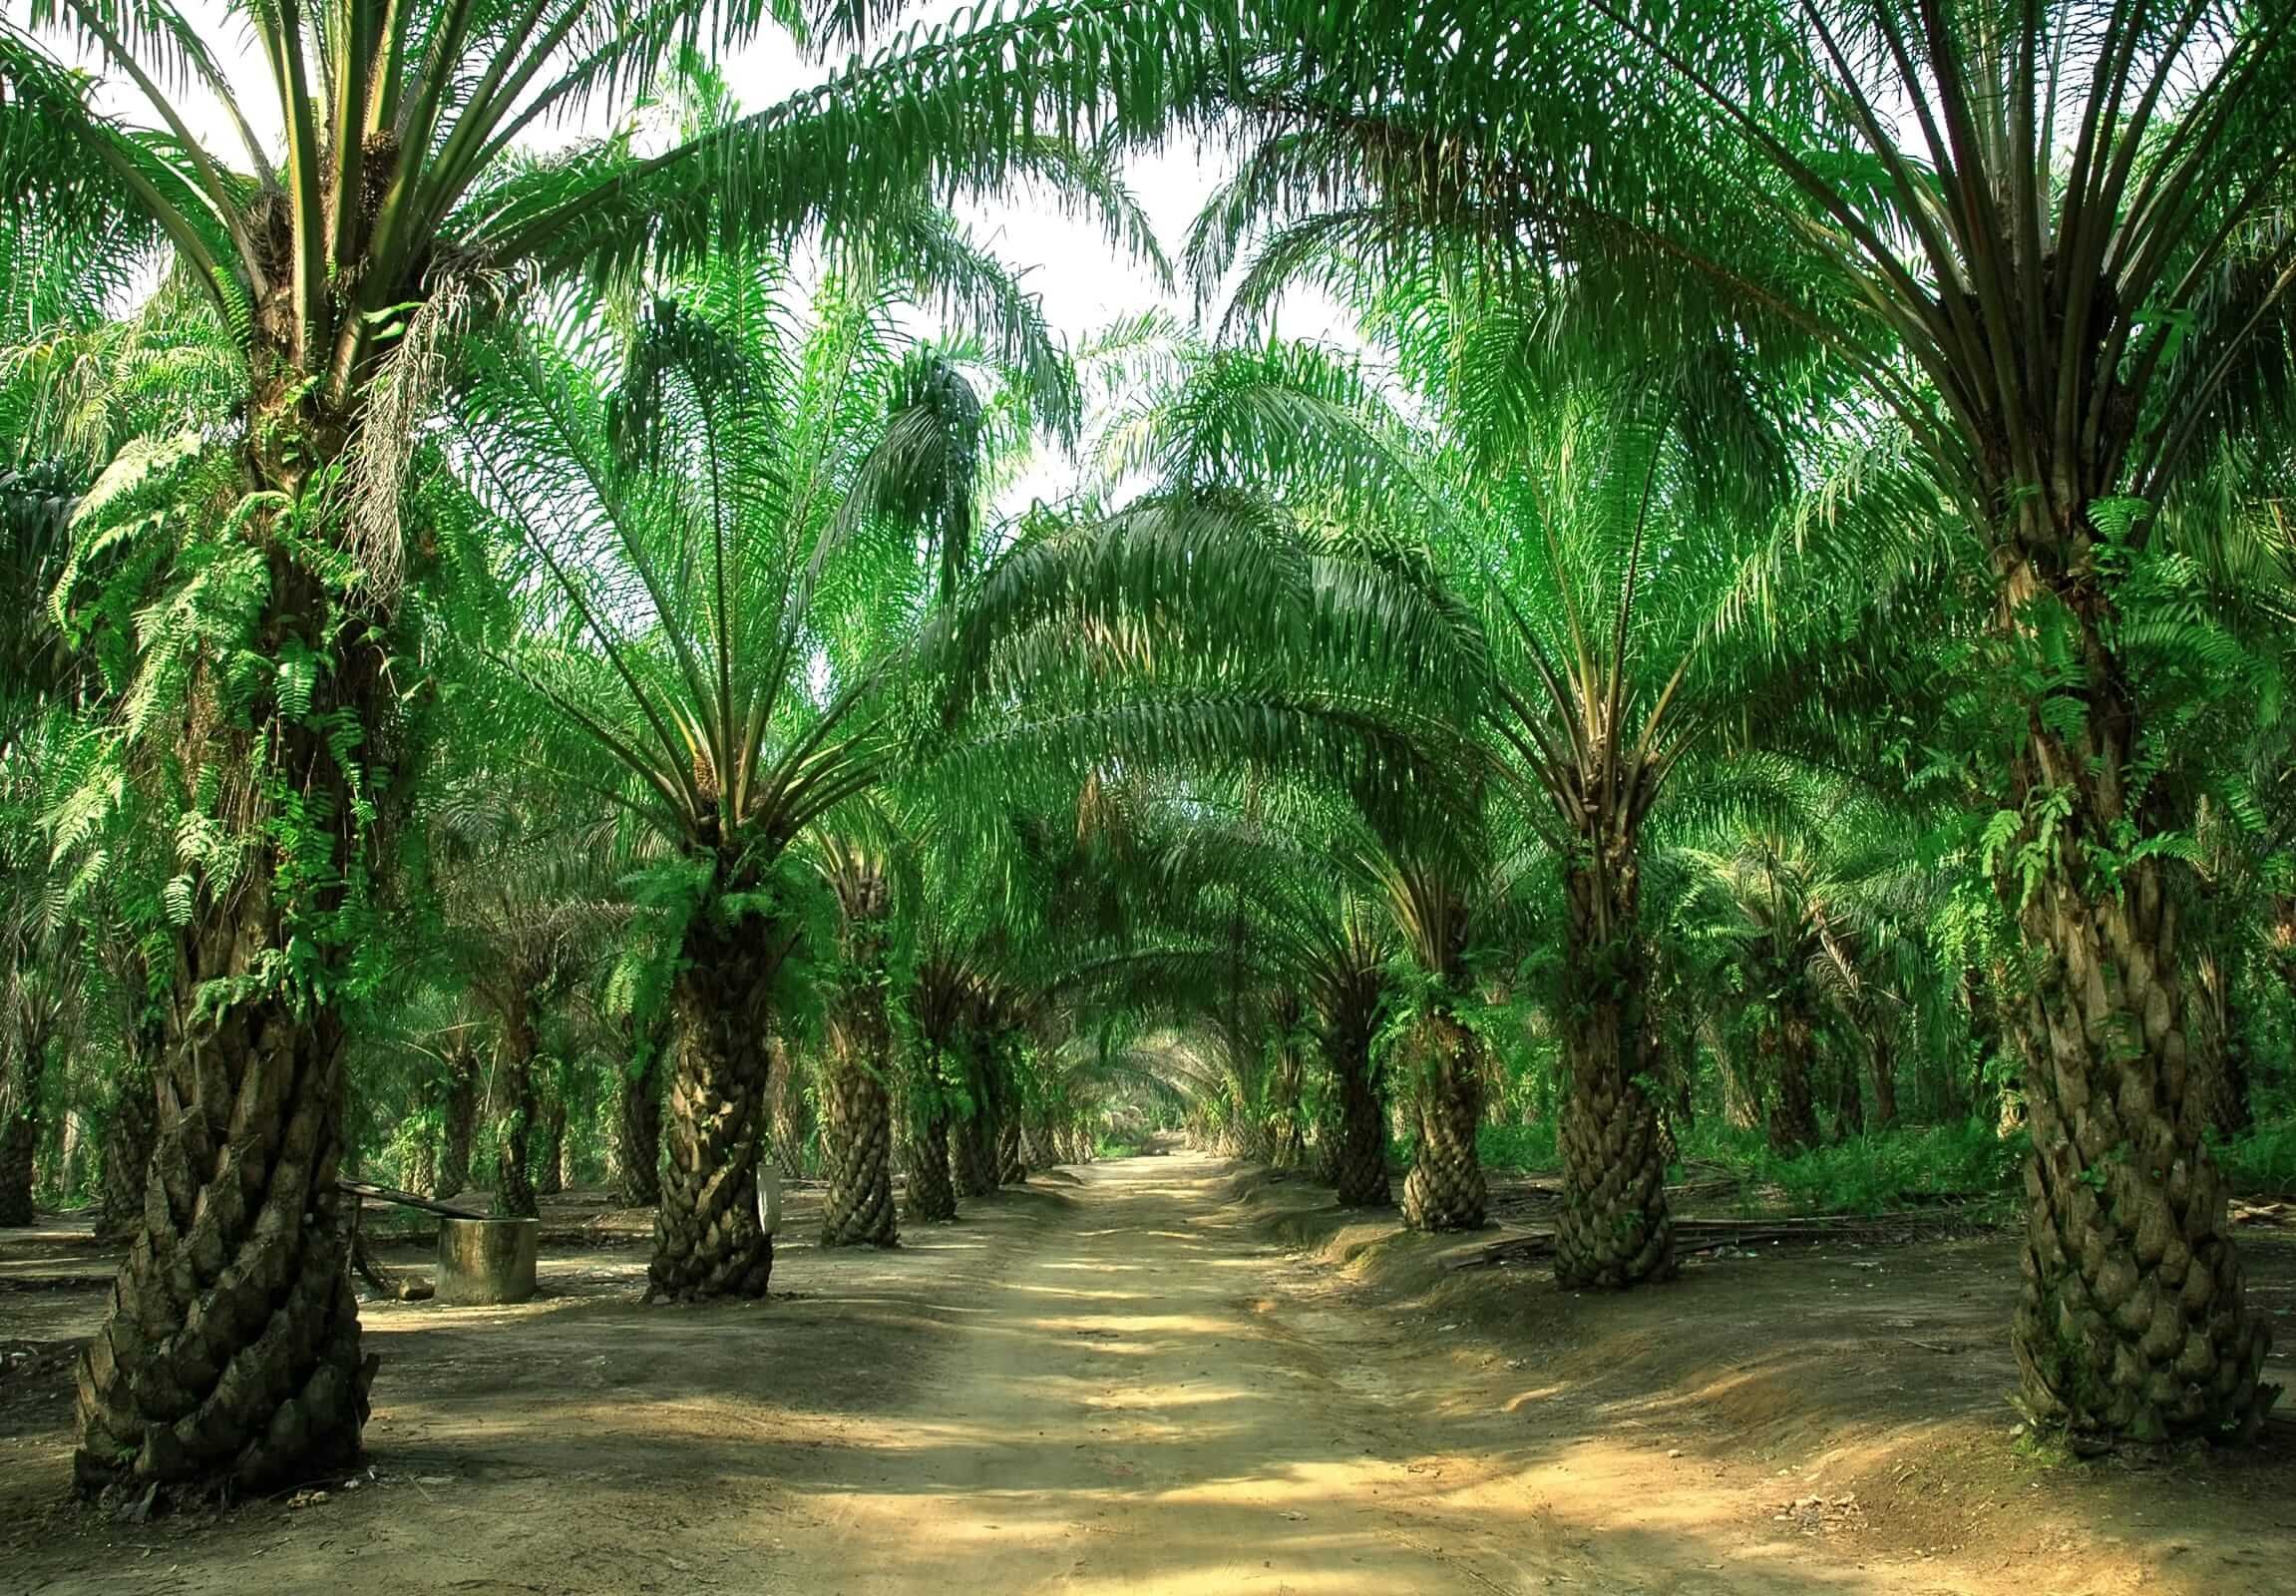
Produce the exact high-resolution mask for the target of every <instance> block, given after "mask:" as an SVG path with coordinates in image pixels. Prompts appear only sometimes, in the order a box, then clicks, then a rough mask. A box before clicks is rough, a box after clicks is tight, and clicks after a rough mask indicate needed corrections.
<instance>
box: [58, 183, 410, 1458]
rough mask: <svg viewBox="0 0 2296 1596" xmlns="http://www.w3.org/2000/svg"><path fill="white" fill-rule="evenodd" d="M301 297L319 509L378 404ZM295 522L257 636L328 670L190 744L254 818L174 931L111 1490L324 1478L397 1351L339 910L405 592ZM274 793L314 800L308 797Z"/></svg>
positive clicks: (292, 459) (277, 471)
mask: <svg viewBox="0 0 2296 1596" xmlns="http://www.w3.org/2000/svg"><path fill="white" fill-rule="evenodd" d="M281 214H282V215H283V212H281ZM287 299H288V296H287V295H286V294H284V293H280V294H276V295H274V296H273V297H272V298H270V299H268V300H266V301H265V302H264V303H263V304H261V305H259V306H257V307H256V312H255V316H254V318H253V327H254V341H255V347H254V348H253V349H252V350H251V352H250V360H249V371H250V375H251V377H252V390H253V393H254V396H255V397H254V398H253V400H252V402H251V403H250V406H249V410H250V413H249V415H248V417H247V422H248V426H247V438H248V444H247V451H246V452H247V457H248V458H247V464H248V467H249V474H250V477H251V479H252V483H251V485H252V486H253V487H255V488H258V489H261V490H264V491H266V492H271V493H275V494H278V495H279V496H280V497H281V498H283V499H284V500H287V501H290V502H295V503H297V504H298V505H313V507H314V508H316V506H315V504H314V501H315V500H316V499H317V497H318V496H319V495H320V494H324V493H327V492H330V491H331V489H330V488H329V487H327V486H326V484H327V483H328V482H329V480H330V479H329V477H328V476H327V473H328V471H329V469H330V468H331V467H332V466H334V465H335V464H337V463H339V462H341V461H342V460H344V459H345V457H346V456H347V454H348V452H349V448H350V439H351V423H352V415H351V411H352V409H353V408H355V407H343V408H339V409H334V408H322V407H321V405H320V402H319V401H318V400H317V399H315V398H314V397H313V395H314V394H315V393H316V392H318V391H319V390H318V385H317V383H316V381H315V380H314V379H315V377H316V374H315V373H313V372H310V371H308V370H305V369H303V368H302V367H300V366H299V365H298V364H297V361H296V359H295V357H294V356H293V355H292V354H291V353H290V352H289V350H290V348H291V341H292V337H291V334H290V333H289V332H288V331H287V330H286V329H287V327H288V326H290V325H291V323H292V322H293V320H294V318H295V314H296V313H295V312H294V310H293V309H292V307H291V306H290V305H289V304H288V302H287ZM314 484H317V485H318V486H316V487H315V488H314V487H313V485H314ZM307 490H309V491H308V492H307ZM283 520H284V518H283V517H281V518H279V519H276V520H273V519H258V520H255V521H253V522H250V524H249V525H248V526H247V527H246V528H245V529H244V537H245V538H246V539H247V540H248V542H249V544H250V546H251V547H254V548H257V549H259V550H260V552H261V554H262V556H263V559H264V563H265V566H266V576H267V579H268V580H267V585H266V586H265V588H264V590H263V597H262V599H261V602H260V606H259V610H258V612H257V613H256V614H254V615H252V616H250V617H249V624H248V626H247V628H246V630H245V633H244V637H243V640H242V641H241V642H240V643H239V645H238V646H240V647H241V648H243V649H245V650H248V651H251V652H252V653H254V654H256V655H258V656H260V661H261V662H263V663H270V664H275V665H277V666H279V667H280V668H279V669H278V670H277V671H276V673H275V674H274V675H273V676H272V677H271V678H270V679H271V680H272V681H274V682H278V683H286V682H303V683H308V684H309V691H308V701H307V702H290V701H286V700H283V699H282V698H281V697H280V696H278V694H277V692H276V691H275V690H270V689H266V690H265V691H266V695H265V696H264V697H263V698H262V699H260V700H259V701H256V702H252V703H249V704H246V705H244V706H242V707H240V708H238V709H236V710H232V711H224V710H223V708H222V706H221V705H220V704H219V703H218V701H217V698H216V695H215V693H214V691H213V689H212V687H211V686H210V685H207V684H206V683H205V682H204V681H202V682H200V683H199V684H196V685H195V686H194V689H193V692H192V695H191V700H190V702H189V704H188V706H187V713H186V716H185V723H184V730H183V735H182V737H181V739H180V740H179V742H178V743H177V745H176V748H175V750H174V752H175V753H176V755H177V756H178V757H180V758H183V759H186V760H188V761H191V762H192V763H193V764H194V765H195V766H197V767H198V768H199V769H201V770H202V771H204V772H206V773H210V774H219V775H220V776H221V778H222V782H223V785H224V788H225V791H226V792H230V791H234V790H235V791H237V792H238V793H239V794H240V795H241V796H240V798H239V799H238V800H236V801H237V802H240V803H251V804H253V805H254V806H255V807H256V810H257V812H256V813H254V814H253V815H252V816H251V817H248V824H246V825H245V826H244V828H243V830H242V836H243V839H244V840H245V842H246V843H247V845H248V846H247V851H246V852H245V854H244V855H243V856H242V857H241V859H240V862H239V869H238V872H237V874H236V877H235V880H234V882H233V883H232V884H231V885H230V887H229V889H228V890H227V891H222V892H210V890H209V889H212V888H214V887H215V886H216V885H217V884H216V883H213V882H211V881H200V882H198V883H196V884H195V897H194V905H195V910H194V914H193V916H192V919H191V923H190V924H189V925H187V926H185V927H184V928H183V929H182V930H181V931H179V932H178V933H177V935H176V937H175V943H176V947H175V950H174V954H175V967H176V969H175V974H176V977H177V980H176V982H175V991H176V993H177V995H178V997H177V1000H178V1002H179V1003H180V1004H181V1005H182V1011H181V1012H180V1013H179V1014H178V1015H177V1017H176V1019H175V1022H174V1023H173V1024H172V1026H171V1029H170V1046H169V1050H168V1054H167V1056H166V1058H165V1059H164V1061H163V1062H162V1064H161V1066H160V1068H159V1069H158V1070H157V1075H158V1080H157V1106H158V1120H159V1138H158V1144H157V1146H156V1148H155V1149H154V1153H153V1159H152V1164H151V1171H150V1180H151V1186H152V1189H151V1190H150V1191H149V1192H148V1193H147V1196H146V1202H145V1217H144V1223H143V1226H142V1228H141V1230H140V1232H139V1234H138V1235H137V1237H136V1240H135V1242H134V1243H133V1245H132V1246H131V1248H130V1251H129V1255H128V1260H127V1263H126V1265H125V1266H124V1267H123V1268H122V1270H121V1273H120V1276H119V1278H118V1280H117V1282H116V1283H115V1284H114V1287H113V1291H112V1298H111V1303H110V1305H109V1307H108V1309H107V1311H106V1314H105V1318H104V1322H103V1324H102V1325H101V1326H100V1327H99V1328H98V1330H97V1332H96V1334H95V1336H94V1338H93V1339H92V1340H91V1342H90V1343H89V1345H88V1347H87V1348H86V1349H85V1350H84V1351H83V1352H82V1354H81V1357H80V1361H79V1369H78V1375H79V1379H78V1387H79V1391H78V1403H77V1407H78V1413H77V1416H78V1422H79V1428H80V1445H79V1449H78V1451H77V1452H76V1454H75V1456H74V1473H75V1476H76V1478H77V1481H78V1483H79V1485H80V1487H81V1488H82V1489H83V1490H85V1491H89V1492H91V1493H95V1492H102V1491H105V1490H108V1489H112V1488H114V1487H118V1488H121V1489H124V1490H134V1491H138V1492H140V1493H144V1495H145V1496H146V1497H147V1498H150V1499H157V1498H158V1497H160V1496H162V1495H165V1496H167V1497H171V1498H174V1497H188V1496H196V1495H206V1494H211V1493H213V1492H215V1491H217V1490H223V1489H237V1490H244V1491H260V1490H268V1489H272V1488H274V1487H276V1486H279V1485H282V1484H288V1483H294V1482H299V1481H302V1480H306V1479H312V1478H324V1477H326V1476H327V1475H329V1474H332V1473H335V1472H337V1471H339V1470H340V1469H343V1468H345V1467H347V1466H349V1465H350V1464H351V1463H352V1462H353V1461H355V1460H356V1458H357V1457H358V1455H359V1450H360V1431H361V1429H362V1427H363V1426H364V1424H365V1422H366V1418H367V1413H368V1402H367V1392H368V1388H369V1386H370V1384H371V1383H372V1381H373V1379H374V1371H375V1364H376V1360H375V1359H373V1358H372V1357H366V1356H362V1354H361V1351H360V1346H359V1320H358V1306H357V1301H356V1299H355V1298H354V1296H353V1295H352V1292H351V1285H350V1273H349V1267H348V1263H349V1241H350V1237H349V1228H348V1226H347V1224H346V1223H345V1217H344V1214H343V1209H342V1202H341V1198H340V1196H339V1194H338V1192H337V1190H336V1185H335V1181H336V1176H337V1172H338V1169H339V1166H340V1162H341V1159H342V1155H343V1125H342V1118H343V1101H344V1076H343V1063H342V1056H341V1054H342V1042H343V1035H344V1028H345V1027H344V1020H343V1014H342V1012H341V1009H340V1007H339V1006H338V1005H339V1003H340V1001H341V999H340V998H338V997H337V996H336V995H337V994H338V993H339V992H340V991H342V990H345V989H346V988H348V987H349V985H350V983H348V982H347V981H345V980H343V979H342V978H343V977H344V975H345V972H344V970H343V968H342V967H343V966H344V965H345V963H346V962H347V961H349V960H350V959H351V958H352V957H354V952H355V947H356V944H355V940H354V939H353V938H351V937H348V936H344V935H341V934H342V933H343V932H345V931H346V930H349V929H355V927H356V921H355V920H354V921H353V922H351V924H350V926H349V927H346V926H345V925H344V924H343V923H342V922H341V921H340V920H339V919H338V918H337V917H338V916H339V915H340V914H341V912H342V911H343V910H344V909H346V908H350V909H352V910H354V911H356V910H357V909H358V908H360V907H361V906H360V905H359V904H358V903H357V902H356V900H355V898H354V894H355V893H356V892H357V890H358V887H359V884H360V883H362V882H364V881H365V880H366V879H367V878H368V876H369V874H370V865H371V864H372V863H373V862H375V861H380V860H387V859H389V858H391V857H392V856H393V854H392V849H391V847H390V833H391V829H392V827H393V825H394V823H395V821H396V820H397V818H398V816H399V815H400V813H401V812H402V809H403V804H404V801H405V799H406V797H407V789H406V788H405V787H404V786H402V784H401V783H400V781H399V779H398V775H399V768H400V760H401V755H402V753H403V749H402V747H401V746H400V736H401V732H402V729H403V728H402V727H401V725H400V703H401V698H400V689H401V688H402V687H403V686H404V685H406V683H405V682H404V681H403V680H402V679H399V678H396V677H393V676H392V675H391V674H390V671H389V665H388V656H389V653H390V650H391V647H392V640H391V636H390V621H391V615H390V614H389V612H388V610H387V608H385V607H383V606H382V605H381V604H380V603H369V602H366V601H365V600H363V599H346V598H345V596H344V595H343V594H341V593H340V592H337V591H333V590H332V589H330V587H329V586H328V584H327V582H326V580H325V579H323V578H322V577H321V576H319V575H318V574H317V571H318V568H319V567H320V566H321V565H322V564H323V562H319V561H314V560H312V559H310V558H309V556H308V555H307V554H305V553H303V552H299V551H297V550H295V549H293V548H291V547H290V545H289V542H288V540H287V539H285V538H283V537H281V536H278V535H277V534H278V530H279V527H280V526H281V525H282V524H283ZM326 524H327V521H326V518H325V517H324V516H323V515H318V514H314V515H312V516H310V517H309V518H308V520H307V525H308V526H309V528H311V529H312V530H313V531H316V530H318V529H320V528H322V527H324V526H325V525H326ZM290 663H292V664H294V665H296V666H298V667H299V668H297V669H294V670H289V669H287V668H285V667H286V666H288V665H289V664H290ZM213 668H218V669H219V668H220V667H219V666H216V667H213ZM233 669H234V671H235V673H237V674H238V675H240V676H241V677H243V678H247V679H250V680H251V679H254V676H255V673H253V672H249V671H246V670H244V669H242V668H240V667H238V666H234V667H233ZM295 696H296V697H298V698H299V697H301V696H302V694H301V693H297V694H296V695H295ZM346 750H349V751H350V752H348V753H346ZM354 763H355V768H356V771H357V779H356V784H355V785H354V782H353V778H352V774H351V770H352V767H353V765H354ZM265 794H283V795H291V807H290V805H289V803H288V802H281V801H279V800H277V799H274V798H270V797H265V796H262V795H265ZM330 934H333V935H330ZM297 954H299V955H300V958H301V968H299V969H295V968H294V967H295V965H296V959H295V958H294V957H293V956H295V955H297ZM283 956H284V957H283ZM314 966H315V968H314ZM282 967H286V968H287V969H289V970H291V971H292V973H291V974H285V975H282Z"/></svg>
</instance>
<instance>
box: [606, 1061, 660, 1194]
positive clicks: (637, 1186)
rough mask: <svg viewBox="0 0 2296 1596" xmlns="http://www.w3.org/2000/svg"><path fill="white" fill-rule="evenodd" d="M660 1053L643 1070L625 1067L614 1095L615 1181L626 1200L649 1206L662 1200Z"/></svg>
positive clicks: (647, 1062)
mask: <svg viewBox="0 0 2296 1596" xmlns="http://www.w3.org/2000/svg"><path fill="white" fill-rule="evenodd" d="M666 1067H667V1066H666V1065H665V1063H664V1062H663V1060H662V1058H661V1057H660V1055H659V1054H656V1055H655V1056H653V1057H651V1058H648V1059H647V1060H646V1061H645V1069H644V1070H643V1072H642V1073H639V1074H637V1075H631V1074H630V1073H629V1072H628V1071H627V1070H624V1071H623V1072H622V1075H621V1080H620V1084H619V1086H618V1088H617V1089H616V1091H615V1097H614V1158H615V1163H616V1166H617V1167H616V1172H615V1173H616V1184H617V1187H618V1189H619V1190H620V1192H621V1199H622V1201H623V1202H625V1203H627V1204H629V1205H630V1206H631V1207H632V1208H650V1207H652V1206H653V1205H654V1204H655V1203H657V1202H659V1201H660V1200H661V1077H662V1074H663V1071H664V1070H665V1068H666Z"/></svg>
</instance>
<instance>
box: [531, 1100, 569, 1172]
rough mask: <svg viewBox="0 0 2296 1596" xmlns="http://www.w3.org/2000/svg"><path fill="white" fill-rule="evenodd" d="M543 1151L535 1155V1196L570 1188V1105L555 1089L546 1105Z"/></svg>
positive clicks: (544, 1107) (544, 1111)
mask: <svg viewBox="0 0 2296 1596" xmlns="http://www.w3.org/2000/svg"><path fill="white" fill-rule="evenodd" d="M541 1129H542V1134H541V1136H540V1138H539V1140H540V1141H541V1144H542V1150H541V1152H540V1153H539V1154H538V1155H537V1156H536V1158H535V1195H537V1196H538V1197H556V1196H559V1195H560V1194H561V1193H563V1192H564V1191H565V1190H566V1189H567V1171H566V1162H567V1104H566V1098H565V1097H564V1096H563V1095H562V1094H560V1093H558V1092H552V1093H551V1094H550V1096H549V1098H548V1099H547V1100H546V1101H545V1102H544V1104H543V1111H542V1127H541Z"/></svg>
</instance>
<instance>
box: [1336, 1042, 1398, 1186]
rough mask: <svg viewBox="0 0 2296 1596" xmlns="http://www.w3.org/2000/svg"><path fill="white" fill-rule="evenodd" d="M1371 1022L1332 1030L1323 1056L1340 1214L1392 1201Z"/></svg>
mask: <svg viewBox="0 0 2296 1596" xmlns="http://www.w3.org/2000/svg"><path fill="white" fill-rule="evenodd" d="M1370 1025H1371V1016H1370V1015H1369V1014H1367V1013H1366V1014H1362V1015H1360V1016H1357V1017H1356V1018H1355V1019H1353V1020H1352V1021H1348V1022H1344V1023H1341V1024H1339V1025H1336V1026H1335V1027H1334V1029H1333V1030H1332V1031H1331V1032H1330V1033H1329V1034H1328V1035H1327V1036H1326V1039H1325V1045H1326V1050H1327V1051H1326V1056H1327V1057H1328V1058H1329V1060H1330V1062H1331V1065H1332V1079H1333V1081H1334V1083H1335V1084H1336V1085H1337V1086H1338V1088H1339V1146H1338V1148H1337V1149H1336V1152H1335V1159H1334V1165H1335V1169H1336V1172H1337V1179H1336V1180H1335V1182H1334V1188H1335V1190H1336V1192H1337V1194H1338V1196H1339V1206H1340V1207H1342V1208H1384V1207H1386V1206H1387V1205H1388V1204H1390V1203H1391V1202H1393V1201H1394V1194H1393V1192H1392V1191H1391V1190H1390V1189H1389V1187H1388V1184H1387V1105H1386V1104H1385V1103H1383V1102H1381V1101H1380V1100H1379V1084H1378V1081H1377V1079H1376V1078H1375V1077H1374V1076H1373V1074H1372V1071H1371V1030H1370Z"/></svg>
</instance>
